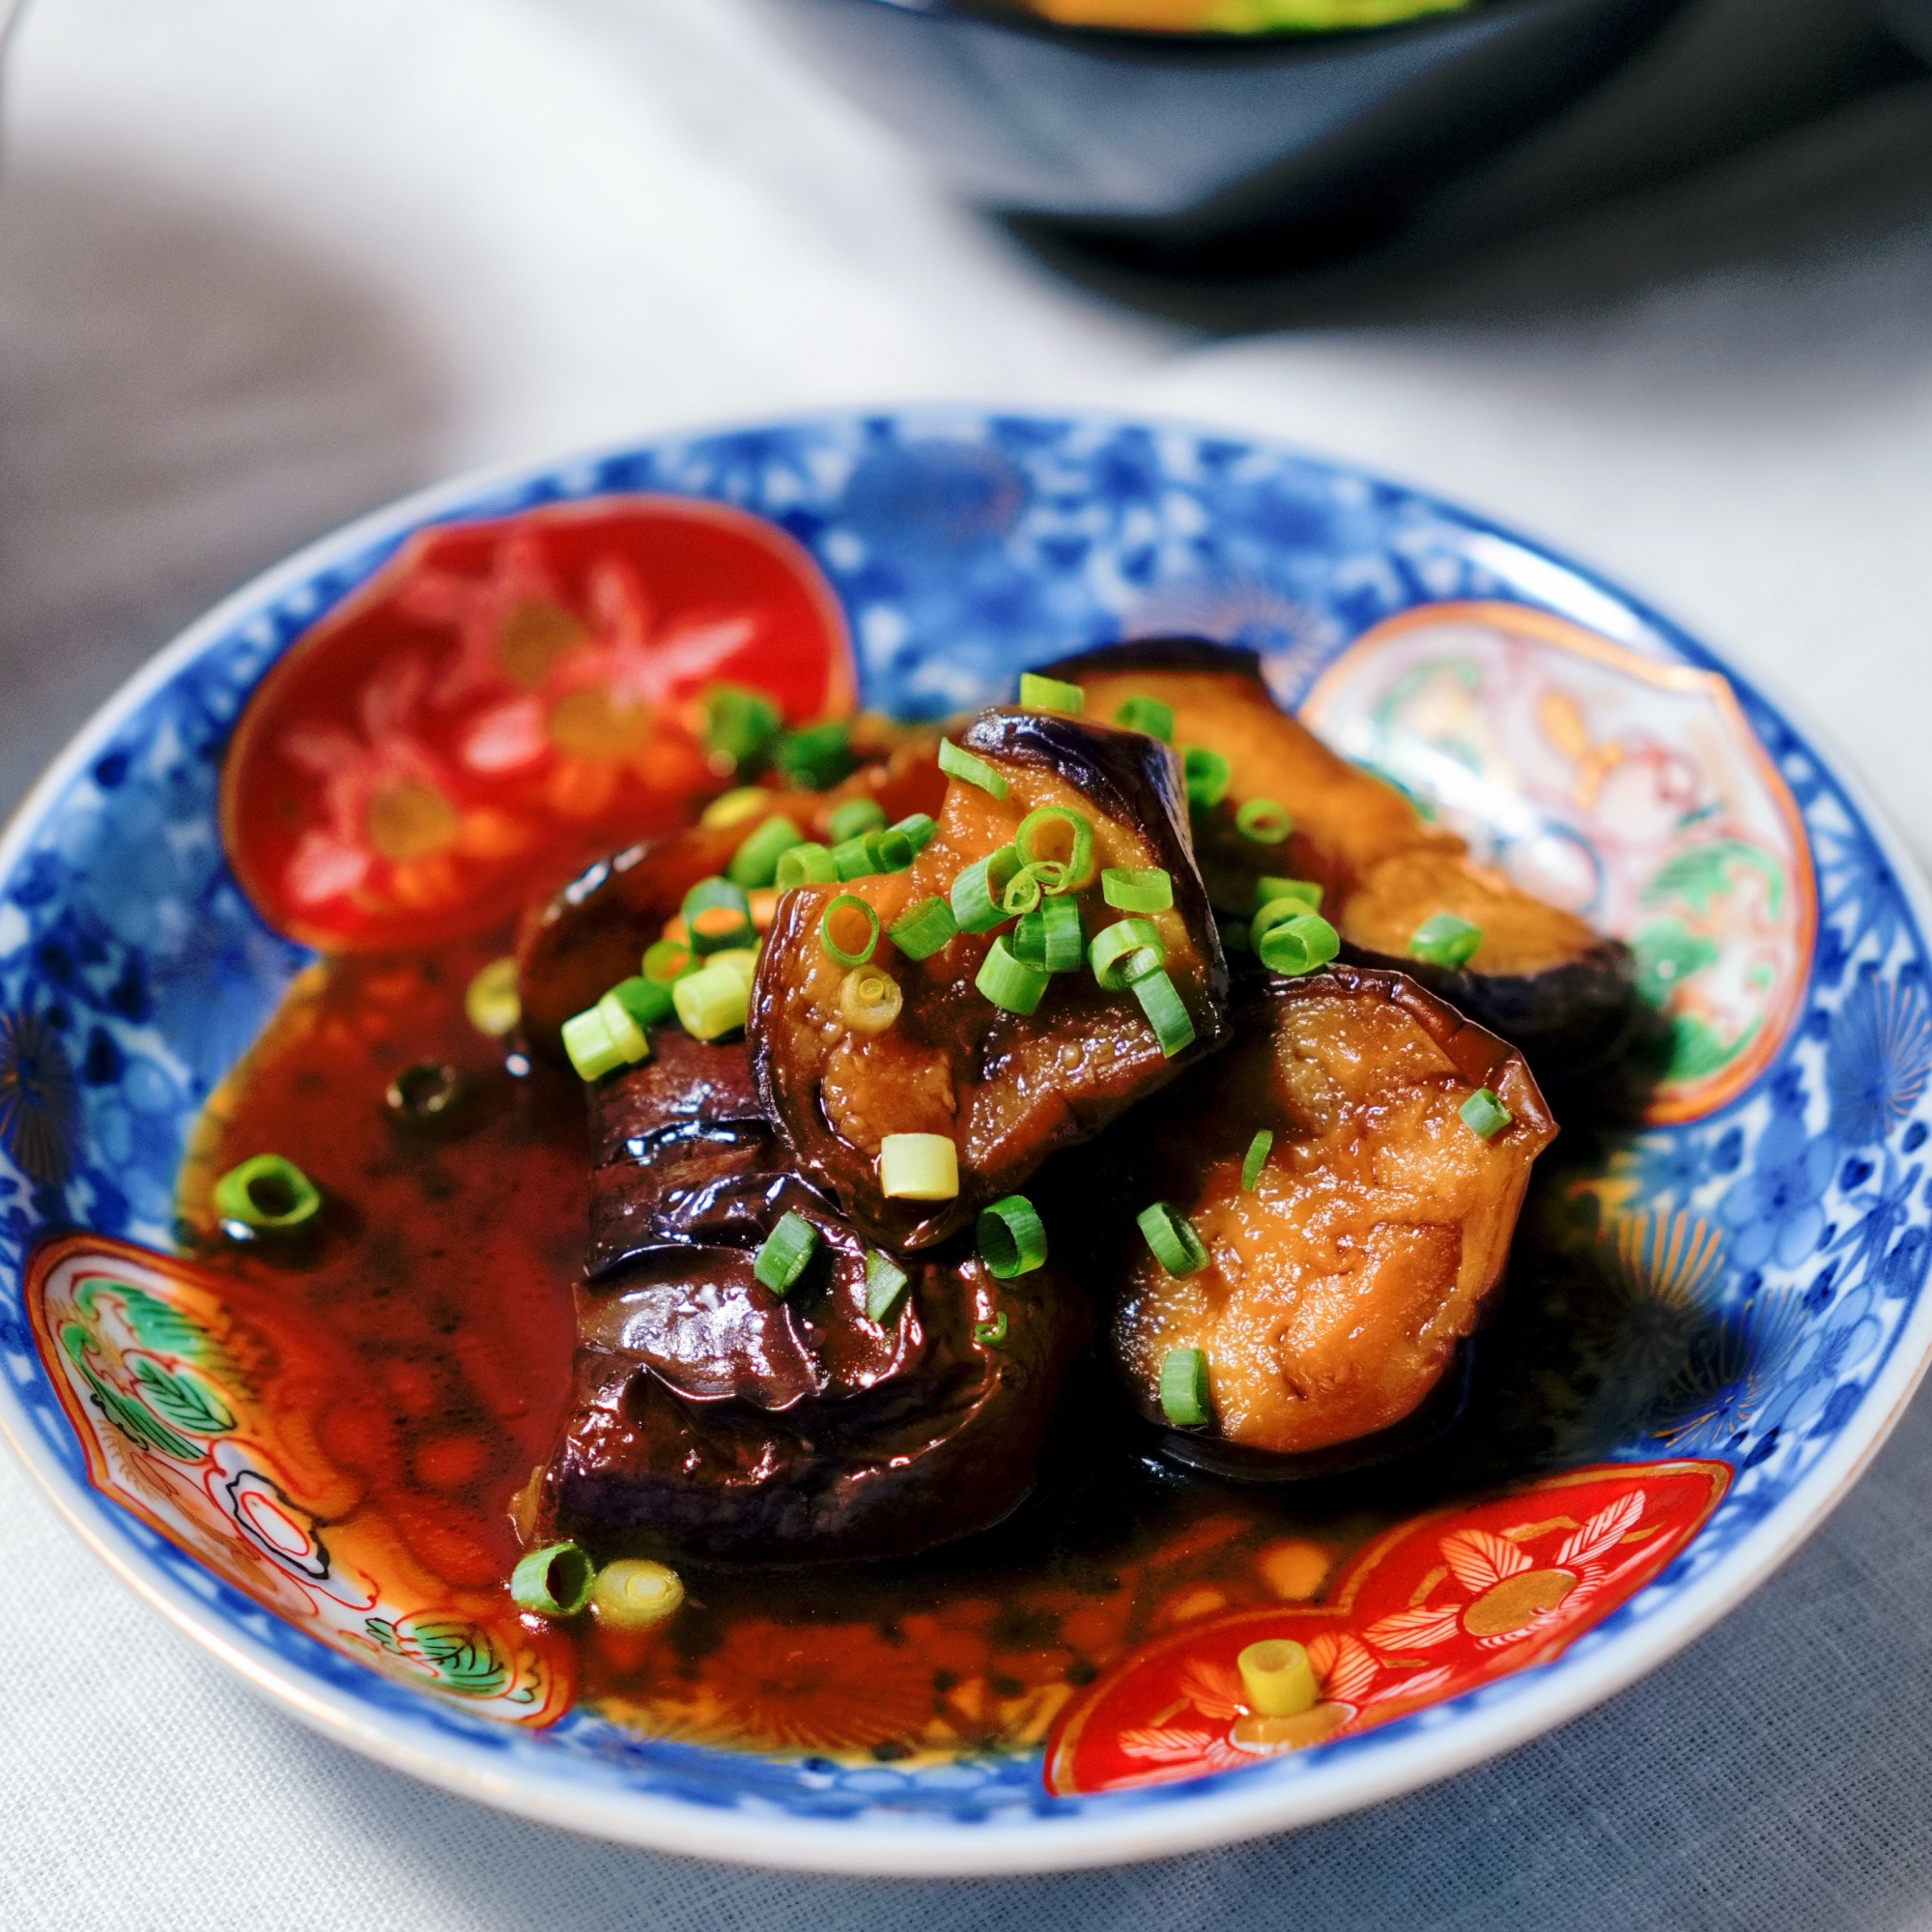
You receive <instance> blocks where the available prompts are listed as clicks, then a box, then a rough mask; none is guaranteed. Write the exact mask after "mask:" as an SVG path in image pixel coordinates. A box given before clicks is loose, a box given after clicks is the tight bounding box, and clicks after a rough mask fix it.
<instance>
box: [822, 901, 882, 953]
mask: <svg viewBox="0 0 1932 1932" xmlns="http://www.w3.org/2000/svg"><path fill="white" fill-rule="evenodd" d="M847 906H852V907H855V908H856V909H857V910H858V911H860V912H862V913H863V914H865V916H866V944H865V946H864V948H863V949H862V950H861V951H859V952H846V950H845V949H844V948H843V947H842V946H840V945H839V944H838V941H837V940H836V939H834V938H833V936H832V921H833V917H834V915H835V914H837V913H839V912H841V911H843V910H844V909H845V908H846V907H847ZM818 943H819V945H820V946H821V947H822V948H823V949H824V952H825V956H826V957H827V958H828V959H830V960H831V961H832V962H833V963H834V964H835V965H838V966H863V965H864V964H865V963H866V961H867V960H868V959H869V958H870V957H871V956H872V951H873V949H874V948H875V947H876V946H877V945H878V943H879V915H878V914H877V913H876V912H874V911H873V910H872V908H871V907H870V906H869V905H867V903H866V901H865V900H864V899H862V898H860V897H859V896H858V895H857V894H855V893H840V894H839V895H838V897H837V898H836V899H834V900H833V901H832V903H831V904H830V905H829V906H827V907H826V908H825V911H824V912H823V913H822V914H821V915H820V917H819V921H818Z"/></svg>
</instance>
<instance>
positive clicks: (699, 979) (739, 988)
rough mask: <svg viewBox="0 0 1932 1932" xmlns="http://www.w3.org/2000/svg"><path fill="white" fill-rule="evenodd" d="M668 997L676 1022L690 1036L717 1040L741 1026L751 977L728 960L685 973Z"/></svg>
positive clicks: (749, 999) (748, 1003)
mask: <svg viewBox="0 0 1932 1932" xmlns="http://www.w3.org/2000/svg"><path fill="white" fill-rule="evenodd" d="M736 950H738V949H734V951H736ZM670 996H671V998H672V1000H673V1001H675V1002H676V1005H677V1017H678V1020H679V1022H680V1024H681V1025H682V1026H683V1028H684V1030H685V1032H686V1033H688V1034H689V1035H690V1036H691V1037H692V1038H694V1039H721V1038H723V1037H724V1036H725V1034H727V1033H734V1032H736V1031H737V1029H738V1028H739V1027H741V1026H743V1025H744V1024H745V1020H746V1018H747V1016H748V1015H749V1014H750V1012H751V1010H752V981H751V979H750V977H749V976H748V975H746V974H745V973H744V972H743V971H742V970H740V969H739V968H738V967H737V966H735V965H734V964H733V963H731V962H730V961H728V960H723V959H720V960H714V961H713V962H712V963H711V964H709V965H706V966H700V967H699V968H698V970H697V971H696V973H687V974H686V975H685V976H684V978H683V979H682V980H678V981H677V982H676V983H675V984H674V985H673V986H672V987H671V989H670Z"/></svg>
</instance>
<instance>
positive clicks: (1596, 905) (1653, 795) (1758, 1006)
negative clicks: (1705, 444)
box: [1301, 604, 1818, 1122]
mask: <svg viewBox="0 0 1932 1932" xmlns="http://www.w3.org/2000/svg"><path fill="white" fill-rule="evenodd" d="M1301 711H1302V717H1303V718H1304V719H1305V720H1306V722H1307V723H1308V724H1309V725H1312V726H1313V727H1314V728H1315V729H1316V730H1318V731H1320V732H1321V733H1322V735H1323V736H1324V737H1326V738H1327V739H1328V740H1329V741H1330V743H1332V744H1333V745H1334V746H1335V747H1336V749H1337V750H1339V751H1341V752H1343V753H1347V755H1349V756H1350V757H1351V758H1353V759H1355V760H1356V761H1357V762H1359V763H1361V764H1364V765H1367V766H1369V767H1371V768H1372V769H1374V770H1376V771H1378V772H1380V773H1382V774H1383V775H1384V776H1386V777H1388V778H1390V779H1392V780H1393V781H1395V782H1396V783H1398V784H1400V785H1402V786H1403V788H1404V789H1405V790H1406V791H1408V792H1409V793H1410V794H1411V795H1413V796H1415V797H1416V798H1418V799H1420V800H1421V801H1422V802H1423V803H1424V805H1425V807H1426V808H1427V809H1428V810H1431V811H1432V812H1433V813H1435V814H1436V815H1438V816H1440V817H1441V818H1442V820H1443V821H1444V822H1445V823H1446V824H1448V825H1449V826H1450V827H1451V828H1452V829H1453V830H1455V831H1456V832H1458V833H1461V834H1462V835H1463V837H1464V838H1467V839H1468V840H1469V841H1470V844H1471V847H1472V849H1473V850H1474V851H1475V853H1476V855H1477V857H1478V858H1480V859H1482V860H1484V861H1486V862H1487V863H1489V864H1491V865H1493V866H1495V867H1497V868H1498V869H1500V870H1501V871H1503V872H1504V873H1506V874H1508V875H1509V877H1510V878H1512V879H1513V880H1514V881H1515V883H1516V884H1517V885H1519V886H1520V887H1521V888H1522V889H1523V890H1524V891H1525V892H1529V893H1533V894H1535V895H1537V896H1538V897H1539V898H1545V899H1548V900H1549V901H1550V902H1551V903H1552V904H1555V905H1560V906H1562V907H1563V908H1564V909H1565V910H1566V911H1568V912H1574V913H1576V914H1577V916H1578V917H1579V918H1581V919H1585V920H1587V921H1589V923H1591V924H1592V925H1594V926H1596V927H1597V928H1598V930H1599V931H1602V932H1607V933H1611V934H1613V935H1614V936H1615V937H1617V938H1619V939H1623V940H1627V941H1628V942H1629V943H1630V945H1631V948H1632V950H1633V951H1634V952H1635V954H1636V960H1637V988H1638V991H1639V993H1640V994H1641V995H1642V997H1643V998H1644V999H1645V1000H1646V1001H1647V1002H1648V1003H1649V1004H1650V1005H1651V1006H1652V1007H1654V1008H1655V1009H1657V1010H1658V1011H1659V1012H1660V1013H1662V1015H1663V1016H1664V1019H1665V1021H1666V1023H1667V1025H1668V1028H1669V1036H1668V1041H1667V1044H1666V1046H1665V1049H1664V1053H1663V1056H1662V1065H1660V1067H1659V1069H1658V1071H1659V1078H1658V1082H1657V1085H1656V1088H1655V1090H1654V1092H1653V1093H1652V1094H1651V1096H1650V1101H1649V1108H1648V1117H1649V1118H1650V1119H1651V1120H1653V1121H1657V1122H1669V1121H1693V1120H1697V1119H1700V1118H1701V1117H1702V1116H1704V1115H1706V1114H1710V1113H1714V1112H1715V1111H1716V1110H1717V1109H1718V1108H1719V1107H1721V1106H1723V1105H1724V1104H1725V1103H1726V1102H1727V1101H1729V1100H1732V1099H1734V1098H1735V1097H1736V1096H1737V1095H1738V1094H1742V1093H1744V1092H1745V1091H1746V1090H1747V1088H1748V1087H1749V1086H1750V1084H1751V1082H1752V1081H1753V1080H1754V1079H1755V1078H1756V1077H1757V1076H1758V1074H1759V1073H1761V1072H1762V1071H1763V1070H1764V1068H1765V1067H1766V1066H1767V1065H1770V1063H1771V1062H1772V1061H1773V1060H1774V1059H1775V1058H1776V1054H1777V1051H1778V1049H1779V1047H1780V1046H1781V1045H1782V1044H1783V1042H1784V1037H1785V1034H1786V1033H1787V1032H1788V1031H1789V1028H1790V1025H1791V1020H1792V1016H1793V1015H1794V1014H1795V1013H1796V1011H1797V1009H1798V1004H1799V1001H1800V1000H1801V999H1802V998H1803V996H1804V979H1805V974H1806V971H1807V969H1808V968H1809V965H1810V961H1811V945H1812V941H1813V938H1814V937H1815V935H1816V932H1817V923H1818V916H1817V894H1816V890H1815V887H1814V884H1813V881H1812V877H1811V863H1810V857H1809V855H1808V853H1807V852H1806V851H1805V848H1804V827H1803V825H1802V824H1801V822H1800V820H1799V816H1798V808H1797V807H1796V805H1795V804H1794V803H1793V802H1792V798H1791V793H1790V791H1789V790H1788V788H1787V787H1786V785H1785V783H1784V781H1783V780H1782V779H1781V778H1780V777H1779V776H1778V774H1777V770H1776V767H1775V766H1774V765H1773V764H1772V762H1771V761H1770V759H1769V758H1768V757H1767V756H1766V755H1765V753H1764V749H1763V747H1762V746H1761V745H1760V744H1759V743H1758V741H1757V739H1756V738H1754V737H1753V736H1752V735H1751V730H1750V727H1749V725H1747V723H1746V722H1745V718H1744V714H1743V713H1742V712H1741V711H1740V709H1739V707H1738V703H1737V700H1736V698H1735V697H1733V696H1732V695H1731V688H1730V685H1729V684H1728V683H1727V682H1726V680H1725V679H1724V678H1722V677H1720V676H1719V675H1718V674H1717V673H1716V672H1713V671H1707V670H1700V669H1697V668H1694V667H1692V666H1690V665H1666V664H1659V663H1658V662H1657V661H1656V660H1655V659H1654V658H1650V657H1646V656H1644V655H1642V654H1640V653H1638V652H1636V651H1633V650H1630V649H1628V648H1626V647H1624V646H1621V645H1618V644H1613V643H1611V642H1609V641H1608V640H1607V639H1604V638H1600V637H1596V636H1594V635H1593V634H1592V633H1590V632H1588V631H1586V630H1584V629H1583V628H1582V627H1581V626H1580V625H1577V624H1571V623H1566V622H1564V621H1563V620H1562V619H1560V618H1555V617H1551V616H1549V615H1548V614H1547V613H1546V612H1543V611H1524V610H1522V609H1520V608H1519V607H1513V606H1510V605H1507V604H1442V605H1437V606H1434V607H1430V608H1427V609H1424V610H1421V611H1406V612H1405V613H1404V614H1403V615H1401V616H1399V617H1392V618H1390V619H1388V620H1387V621H1385V622H1383V623H1381V624H1378V625H1377V626H1376V628H1375V629H1374V630H1372V631H1370V632H1368V633H1367V634H1366V635H1365V636H1364V637H1362V638H1360V639H1357V640H1356V641H1355V642H1354V643H1352V644H1351V645H1350V647H1349V648H1348V650H1346V651H1345V652H1344V653H1343V654H1342V655H1341V657H1340V658H1338V659H1337V660H1336V661H1335V662H1334V663H1333V664H1332V665H1330V666H1329V667H1328V668H1327V669H1326V670H1324V671H1323V672H1322V673H1321V677H1320V678H1319V679H1318V680H1317V682H1316V685H1315V688H1314V690H1313V691H1311V692H1310V693H1309V695H1308V697H1307V699H1306V701H1305V702H1304V703H1303V705H1302V707H1301Z"/></svg>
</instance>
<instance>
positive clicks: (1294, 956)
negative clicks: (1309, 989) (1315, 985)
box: [1255, 901, 1342, 980]
mask: <svg viewBox="0 0 1932 1932" xmlns="http://www.w3.org/2000/svg"><path fill="white" fill-rule="evenodd" d="M1277 903H1279V901H1277ZM1341 950H1342V937H1341V934H1340V933H1338V932H1337V931H1336V930H1335V928H1334V927H1333V926H1332V925H1330V924H1329V923H1328V922H1327V921H1326V920H1325V919H1323V918H1322V917H1321V914H1320V913H1319V912H1302V913H1296V914H1295V916H1294V917H1293V919H1288V920H1284V921H1282V923H1280V924H1278V925H1273V926H1270V927H1269V928H1268V930H1267V931H1266V932H1265V933H1264V934H1263V935H1262V937H1261V938H1260V939H1258V940H1257V941H1256V942H1255V951H1256V952H1258V953H1260V954H1261V961H1262V964H1263V965H1264V966H1265V967H1266V968H1267V969H1268V971H1269V972H1270V973H1281V974H1284V975H1286V976H1287V977H1288V978H1289V979H1291V980H1295V979H1299V978H1300V977H1301V975H1302V974H1304V973H1313V972H1316V971H1318V970H1319V969H1320V968H1321V967H1323V966H1325V965H1327V963H1328V962H1329V960H1331V959H1332V958H1334V956H1335V955H1336V953H1338V952H1341Z"/></svg>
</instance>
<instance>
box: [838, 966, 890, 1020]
mask: <svg viewBox="0 0 1932 1932" xmlns="http://www.w3.org/2000/svg"><path fill="white" fill-rule="evenodd" d="M904 1005H905V995H904V994H903V993H902V992H900V991H899V982H898V981H897V980H895V979H894V978H893V976H892V975H891V974H890V973H888V972H887V971H886V969H885V968H884V967H883V966H879V965H870V966H855V967H853V969H852V970H851V972H849V973H848V974H846V976H845V977H844V979H843V980H840V981H839V983H838V1010H839V1012H840V1013H841V1014H842V1015H843V1016H844V1020H845V1024H846V1025H847V1026H849V1027H850V1028H851V1029H852V1031H853V1032H854V1033H863V1034H875V1033H884V1032H885V1030H886V1029H887V1028H888V1027H889V1026H891V1025H892V1024H893V1022H894V1021H895V1020H896V1019H897V1018H898V1016H899V1010H900V1009H901V1008H902V1007H904Z"/></svg>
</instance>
